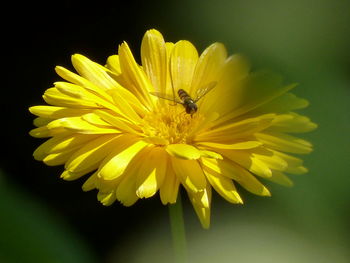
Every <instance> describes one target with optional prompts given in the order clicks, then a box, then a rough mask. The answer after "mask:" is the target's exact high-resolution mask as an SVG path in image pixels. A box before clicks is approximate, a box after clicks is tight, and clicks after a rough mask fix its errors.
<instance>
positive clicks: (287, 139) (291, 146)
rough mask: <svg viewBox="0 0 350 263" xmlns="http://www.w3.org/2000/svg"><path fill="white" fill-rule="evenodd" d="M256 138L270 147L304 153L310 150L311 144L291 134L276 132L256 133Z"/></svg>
mask: <svg viewBox="0 0 350 263" xmlns="http://www.w3.org/2000/svg"><path fill="white" fill-rule="evenodd" d="M255 136H256V138H257V139H258V140H259V141H261V142H262V143H263V144H264V145H266V146H268V147H270V148H271V149H274V150H277V151H282V152H289V153H300V154H306V153H310V152H311V151H312V144H311V143H309V142H308V141H305V140H302V139H299V138H296V137H294V136H291V135H287V134H284V133H277V132H269V133H257V134H256V135H255Z"/></svg>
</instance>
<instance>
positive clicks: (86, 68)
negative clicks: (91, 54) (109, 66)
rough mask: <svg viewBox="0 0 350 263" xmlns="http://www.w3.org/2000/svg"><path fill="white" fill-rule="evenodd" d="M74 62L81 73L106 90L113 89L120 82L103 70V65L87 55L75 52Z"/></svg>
mask: <svg viewBox="0 0 350 263" xmlns="http://www.w3.org/2000/svg"><path fill="white" fill-rule="evenodd" d="M72 63H73V66H74V68H75V69H76V70H77V72H78V73H79V75H81V76H82V77H83V78H85V79H87V80H89V81H90V82H91V83H93V84H95V85H96V86H98V87H100V88H103V89H105V90H108V89H112V88H114V87H115V86H117V85H118V84H117V83H116V82H115V81H114V80H113V79H112V78H111V77H110V76H109V75H108V74H107V73H106V71H105V70H103V69H102V68H101V67H102V66H101V65H99V64H97V63H95V62H93V61H91V60H90V59H88V58H87V57H85V56H83V55H80V54H75V55H73V56H72Z"/></svg>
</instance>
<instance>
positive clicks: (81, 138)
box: [33, 133, 97, 161]
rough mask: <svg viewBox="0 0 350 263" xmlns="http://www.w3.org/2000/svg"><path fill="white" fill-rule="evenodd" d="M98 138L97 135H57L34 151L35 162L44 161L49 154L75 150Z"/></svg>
mask: <svg viewBox="0 0 350 263" xmlns="http://www.w3.org/2000/svg"><path fill="white" fill-rule="evenodd" d="M96 136H97V135H76V134H66V133H64V134H61V135H57V136H55V137H53V138H51V139H49V140H47V141H46V142H44V143H43V144H41V145H40V146H39V147H38V148H37V149H36V150H35V151H34V153H33V156H34V158H35V160H38V161H42V160H43V158H44V157H46V156H47V155H48V154H51V153H59V152H63V151H67V150H70V149H75V148H76V147H77V146H80V145H82V144H84V143H86V142H88V141H90V140H93V139H95V138H96Z"/></svg>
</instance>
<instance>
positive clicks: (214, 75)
mask: <svg viewBox="0 0 350 263" xmlns="http://www.w3.org/2000/svg"><path fill="white" fill-rule="evenodd" d="M226 57H227V52H226V48H225V46H224V45H223V44H221V43H214V44H212V45H210V46H209V47H207V48H206V49H205V50H204V51H203V53H202V54H201V55H200V57H199V59H198V62H197V65H196V68H195V70H194V74H193V80H192V83H191V88H190V89H189V93H190V94H196V91H197V90H198V89H199V88H201V87H202V86H203V85H205V84H208V83H210V82H212V81H215V82H216V81H217V80H218V79H219V76H218V75H219V74H221V70H222V67H223V65H224V63H225V60H226Z"/></svg>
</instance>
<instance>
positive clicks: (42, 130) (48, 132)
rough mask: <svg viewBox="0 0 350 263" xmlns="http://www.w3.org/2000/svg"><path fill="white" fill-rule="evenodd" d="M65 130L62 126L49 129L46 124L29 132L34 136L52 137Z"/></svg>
mask: <svg viewBox="0 0 350 263" xmlns="http://www.w3.org/2000/svg"><path fill="white" fill-rule="evenodd" d="M66 132H67V131H66V130H65V129H64V128H63V127H56V128H54V129H49V128H48V127H47V126H42V127H39V128H35V129H32V130H31V131H30V132H29V134H30V136H33V137H35V138H45V137H52V136H55V135H58V134H62V133H66Z"/></svg>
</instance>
